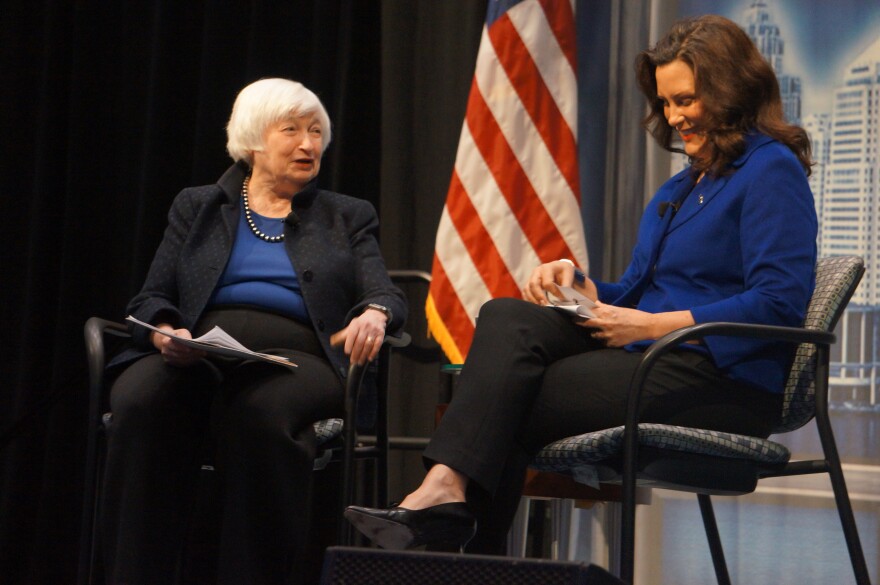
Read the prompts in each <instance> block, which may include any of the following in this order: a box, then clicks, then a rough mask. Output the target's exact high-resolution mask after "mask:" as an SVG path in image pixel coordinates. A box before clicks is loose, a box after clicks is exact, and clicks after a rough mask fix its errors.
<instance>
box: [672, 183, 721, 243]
mask: <svg viewBox="0 0 880 585" xmlns="http://www.w3.org/2000/svg"><path fill="white" fill-rule="evenodd" d="M725 185H727V177H718V178H712V177H709V176H708V175H707V176H706V177H703V180H702V181H700V182H699V183H697V184H696V186H695V187H694V189H693V193H691V194H690V195H689V196H688V197H687V199H685V200H684V202H683V203H682V205H681V207H680V208H679V210H678V212H677V213H676V214H675V217H674V218H672V223H671V224H670V225H669V230H668V231H669V232H671V231H674V230H676V229H678V227H679V226H681V225H682V224H684V223H685V222H687V221H690V220H691V219H692V218H693V217H694V216H695V215H697V214H698V213H699V212H700V211H702V210H703V208H705V207H706V205H708V204H709V202H710V201H711V200H712V199H713V198H714V197H715V196H716V195H718V193H720V192H721V190H722V189H723V188H724V186H725Z"/></svg>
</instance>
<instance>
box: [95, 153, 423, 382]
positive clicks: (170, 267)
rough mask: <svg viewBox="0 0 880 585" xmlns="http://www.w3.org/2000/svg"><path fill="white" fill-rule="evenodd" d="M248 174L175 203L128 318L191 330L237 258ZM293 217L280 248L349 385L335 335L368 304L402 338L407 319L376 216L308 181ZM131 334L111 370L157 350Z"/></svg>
mask: <svg viewBox="0 0 880 585" xmlns="http://www.w3.org/2000/svg"><path fill="white" fill-rule="evenodd" d="M247 172H248V167H247V165H246V164H244V163H242V162H239V163H237V164H235V165H233V166H232V167H230V168H229V170H227V171H226V173H224V175H223V176H222V177H220V180H219V181H217V184H215V185H206V186H202V187H191V188H188V189H184V190H183V191H181V192H180V194H178V195H177V197H176V198H175V199H174V202H173V203H172V205H171V210H170V211H169V213H168V227H167V228H166V230H165V235H164V236H163V238H162V242H161V243H160V244H159V248H158V250H157V251H156V255H155V257H154V258H153V263H152V265H151V266H150V270H149V272H148V273H147V278H146V281H145V282H144V286H143V288H142V289H141V291H140V293H138V294H137V296H135V297H134V298H133V299H132V300H131V302H130V303H129V304H128V308H127V309H126V310H127V312H128V314H131V315H134V316H135V317H137V318H138V319H140V320H142V321H146V322H148V323H152V324H158V323H162V322H165V323H170V324H171V325H173V326H174V327H177V328H186V329H189V330H190V331H192V330H193V328H194V327H195V325H196V322H197V321H198V320H199V317H201V315H202V313H203V312H204V311H205V308H206V306H207V303H208V299H209V298H210V297H211V294H212V293H213V291H214V288H215V287H216V286H217V282H218V281H219V279H220V276H221V275H222V273H223V270H224V268H225V267H226V263H227V261H228V260H229V255H230V253H231V252H232V244H233V242H234V238H235V233H236V227H237V225H238V220H239V217H240V215H241V205H240V201H239V199H240V196H241V186H242V182H243V181H244V178H245V176H246V174H247ZM291 211H292V215H291V216H290V217H289V218H288V220H287V221H286V222H285V227H284V233H285V239H284V246H285V248H286V250H287V253H288V255H289V256H290V259H291V262H292V263H293V267H294V269H295V270H296V273H297V275H298V277H299V281H300V285H301V287H302V295H303V298H304V299H305V304H306V308H307V309H308V312H309V317H310V318H311V322H312V326H313V327H314V329H315V331H316V333H317V335H318V338H319V339H320V341H321V345H322V347H323V348H324V352H325V353H326V354H327V358H328V359H329V360H330V362H331V363H332V364H333V366H334V369H335V370H336V372H337V374H338V375H339V376H340V379H344V378H345V376H346V374H347V372H348V363H349V359H348V357H347V356H346V355H345V354H344V353H343V351H342V348H339V347H332V346H331V345H330V335H332V334H333V333H335V332H337V331H339V330H340V329H343V328H344V327H345V325H346V324H347V323H348V322H349V321H350V320H351V319H352V318H354V317H356V316H358V315H360V314H361V313H362V312H363V311H364V309H365V307H366V306H367V305H368V304H369V303H377V304H380V305H383V306H385V307H388V308H389V309H391V312H392V315H393V318H392V321H391V322H390V323H389V324H388V328H387V331H388V332H389V333H394V332H396V331H399V330H400V329H401V328H402V327H403V323H404V320H405V318H406V315H407V303H406V299H405V297H404V295H403V293H402V292H401V291H400V290H399V289H398V288H397V287H395V286H394V285H393V284H392V283H391V280H390V278H389V277H388V272H387V271H386V269H385V262H384V261H383V259H382V255H381V253H380V251H379V245H378V243H377V241H376V231H377V229H378V224H379V222H378V218H377V216H376V211H375V209H374V208H373V206H372V205H371V204H370V203H369V202H367V201H364V200H361V199H355V198H353V197H348V196H346V195H340V194H339V193H334V192H332V191H324V190H320V189H317V188H316V187H315V184H314V182H312V183H310V184H309V185H308V186H307V187H306V188H305V189H303V191H301V192H300V193H297V194H296V196H294V198H293V202H292V204H291ZM132 335H133V341H134V343H133V347H131V348H129V349H128V350H126V351H124V352H123V353H121V354H120V355H118V356H117V357H116V358H115V359H114V360H113V361H112V362H111V363H110V367H115V366H119V365H123V364H127V363H130V362H132V361H134V360H136V359H137V358H139V357H141V356H143V355H146V354H147V353H150V352H153V351H155V348H154V347H153V345H152V344H151V343H150V340H149V331H148V330H146V329H145V328H143V327H133V328H132ZM252 349H257V348H252Z"/></svg>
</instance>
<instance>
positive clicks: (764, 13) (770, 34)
mask: <svg viewBox="0 0 880 585" xmlns="http://www.w3.org/2000/svg"><path fill="white" fill-rule="evenodd" d="M740 24H743V23H740ZM743 28H745V30H746V32H747V33H748V34H749V36H750V37H751V38H752V41H753V42H754V43H755V45H757V47H758V49H759V50H760V51H761V54H762V55H764V58H765V59H767V61H769V62H770V65H771V66H772V67H773V71H775V72H776V78H777V79H778V80H779V91H780V94H781V96H782V107H783V110H784V111H785V119H786V120H788V121H789V122H791V123H792V124H798V125H799V124H800V123H801V78H800V77H798V76H793V75H788V74H786V72H785V68H784V67H783V60H784V57H785V41H784V40H783V38H782V35H781V34H780V32H779V25H777V24H776V23H775V22H774V21H773V19H772V18H771V14H770V11H769V10H768V8H767V3H766V2H763V1H757V2H752V4H751V6H749V8H748V9H747V10H746V14H745V23H744V26H743Z"/></svg>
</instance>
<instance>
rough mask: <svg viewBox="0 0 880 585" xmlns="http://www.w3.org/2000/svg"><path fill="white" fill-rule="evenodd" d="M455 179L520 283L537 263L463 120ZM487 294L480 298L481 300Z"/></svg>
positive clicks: (475, 251) (478, 248)
mask: <svg viewBox="0 0 880 585" xmlns="http://www.w3.org/2000/svg"><path fill="white" fill-rule="evenodd" d="M455 175H456V177H457V179H456V180H458V181H459V182H460V184H461V185H462V187H463V189H464V191H465V192H466V196H467V197H468V198H469V200H470V202H471V204H472V205H473V207H474V209H475V210H476V213H477V214H478V215H479V218H480V221H481V222H482V224H483V226H484V227H485V229H486V231H487V233H488V234H489V237H490V238H491V243H492V245H493V246H494V247H495V249H496V250H497V251H498V253H499V254H500V255H501V256H502V258H503V259H504V263H505V265H506V266H507V270H508V271H509V272H510V273H511V274H512V277H513V279H514V281H516V282H517V283H518V286H519V287H521V286H522V285H523V284H525V282H526V280H527V279H528V277H529V274H531V271H532V268H533V267H535V266H537V265H538V264H540V263H541V259H540V258H539V257H538V255H537V253H535V250H534V249H533V248H532V246H531V244H530V243H529V240H528V238H527V237H526V235H525V233H523V230H522V228H521V226H520V225H519V222H518V221H517V219H516V216H514V214H513V211H512V210H511V209H510V206H509V205H508V204H507V201H506V200H505V199H504V196H503V195H502V194H501V191H500V189H499V187H498V185H497V184H496V183H495V180H494V179H493V177H492V173H491V171H490V170H489V167H488V166H486V161H485V160H484V159H483V157H482V156H480V153H479V150H478V149H477V147H476V145H475V144H474V141H473V136H471V133H470V130H469V129H468V126H467V124H463V125H462V131H461V139H460V141H459V150H458V154H457V156H456V164H455ZM481 248H482V246H481V245H478V244H477V245H474V246H473V247H472V248H471V250H472V251H471V254H472V255H474V254H477V255H478V254H480V253H481ZM489 298H491V297H486V298H484V299H482V301H483V302H485V301H487V300H489Z"/></svg>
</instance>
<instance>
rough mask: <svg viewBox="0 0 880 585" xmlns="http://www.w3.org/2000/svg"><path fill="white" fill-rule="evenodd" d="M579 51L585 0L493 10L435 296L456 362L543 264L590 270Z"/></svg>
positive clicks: (444, 219)
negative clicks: (488, 315)
mask: <svg viewBox="0 0 880 585" xmlns="http://www.w3.org/2000/svg"><path fill="white" fill-rule="evenodd" d="M575 49H576V46H575V42H574V4H573V0H518V1H513V0H506V1H501V2H492V3H490V4H489V7H488V8H487V13H486V25H485V26H484V27H483V38H482V40H481V42H480V49H479V53H478V55H477V64H476V68H475V71H474V77H473V82H472V84H471V90H470V95H469V98H468V104H467V112H466V114H465V120H464V123H463V124H462V129H461V136H460V139H459V144H458V151H457V152H456V157H455V169H454V171H453V173H452V179H451V181H450V185H449V190H448V193H447V199H446V205H445V206H444V207H443V213H442V214H441V217H440V222H439V225H438V228H437V239H436V245H435V251H434V259H433V267H432V282H431V287H430V290H429V294H428V299H427V301H426V303H425V313H426V315H427V317H428V326H429V330H430V331H431V333H432V334H433V335H434V337H435V338H436V339H437V341H438V342H439V343H440V346H441V347H442V348H443V351H444V352H445V353H446V355H447V357H449V359H450V361H452V362H455V363H460V362H461V361H463V360H464V359H465V357H466V356H467V353H468V351H469V350H470V345H471V340H472V339H473V334H474V328H475V324H476V318H477V313H478V312H479V309H480V307H481V306H482V305H483V303H485V302H486V301H487V300H489V299H491V298H494V297H499V296H514V297H519V296H520V287H522V286H523V285H524V284H525V282H526V281H527V279H528V277H529V275H530V274H531V272H532V270H533V269H534V267H535V266H537V265H538V264H540V263H542V262H548V261H551V260H556V259H557V258H572V259H574V260H575V261H576V262H577V263H578V264H580V265H581V266H582V267H584V268H586V262H587V251H586V243H585V239H584V234H583V225H582V222H581V216H580V195H579V187H578V185H579V179H578V169H577V140H578V134H577V109H578V101H577V78H576V74H575V62H576V61H575V59H576V50H575Z"/></svg>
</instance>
